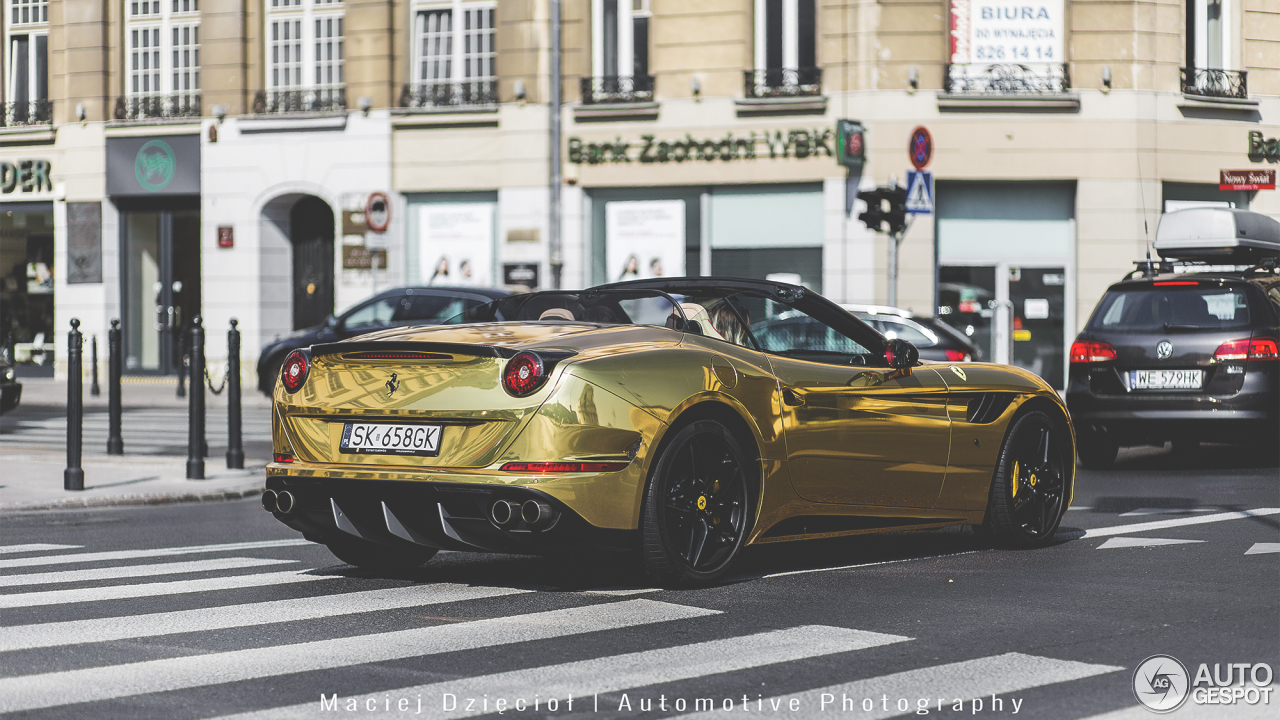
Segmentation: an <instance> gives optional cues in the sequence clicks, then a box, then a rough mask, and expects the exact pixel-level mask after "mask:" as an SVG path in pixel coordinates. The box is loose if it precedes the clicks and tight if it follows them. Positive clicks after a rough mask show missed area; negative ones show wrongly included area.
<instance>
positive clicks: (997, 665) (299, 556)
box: [0, 447, 1280, 720]
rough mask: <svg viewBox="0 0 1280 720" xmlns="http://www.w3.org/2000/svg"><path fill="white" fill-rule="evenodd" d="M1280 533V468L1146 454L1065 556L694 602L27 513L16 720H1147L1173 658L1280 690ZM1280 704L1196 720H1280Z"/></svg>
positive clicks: (276, 532) (893, 547) (899, 568)
mask: <svg viewBox="0 0 1280 720" xmlns="http://www.w3.org/2000/svg"><path fill="white" fill-rule="evenodd" d="M1265 508H1280V470H1277V466H1276V463H1275V461H1274V460H1270V461H1269V460H1268V459H1267V458H1265V457H1259V456H1257V455H1256V454H1255V455H1254V456H1253V457H1242V455H1241V453H1239V452H1238V451H1234V450H1231V449H1229V448H1224V447H1212V448H1207V449H1205V450H1203V451H1202V452H1201V453H1200V454H1199V455H1196V456H1195V457H1192V458H1183V457H1174V456H1172V455H1170V454H1168V453H1166V452H1163V451H1157V450H1141V451H1126V452H1125V453H1124V455H1123V457H1122V462H1121V463H1120V465H1119V466H1118V467H1117V468H1116V469H1114V470H1111V471H1107V472H1090V471H1082V472H1081V476H1080V480H1079V484H1078V488H1077V493H1076V498H1075V507H1073V508H1072V509H1071V510H1070V511H1069V512H1068V515H1067V517H1066V519H1065V521H1064V523H1063V529H1062V530H1061V531H1060V535H1061V540H1060V542H1058V543H1057V544H1055V545H1053V546H1051V547H1048V548H1044V549H1039V550H1033V551H1008V550H997V549H991V548H988V547H985V546H983V545H982V544H981V543H980V542H978V540H977V539H976V538H975V537H974V536H973V535H972V534H971V533H969V532H968V531H967V530H959V529H957V530H948V531H941V532H927V533H910V534H895V535H884V536H863V537H857V538H846V539H840V540H835V541H823V542H810V543H799V544H797V543H792V544H789V545H777V546H769V547H763V548H751V549H749V550H748V552H747V553H746V555H745V557H744V559H743V562H742V563H741V565H740V566H739V567H738V571H737V573H736V575H735V577H734V579H733V580H732V581H731V582H728V583H726V584H725V585H723V586H721V587H716V588H712V589H705V590H696V591H682V592H673V591H660V590H650V589H648V586H647V584H646V583H645V580H644V577H643V575H642V574H641V573H640V572H639V570H638V568H637V567H636V565H634V564H633V563H631V562H629V561H627V560H626V559H625V558H621V557H608V558H596V559H593V560H589V561H586V562H583V561H570V560H550V559H536V558H523V557H514V556H481V555H467V554H460V553H442V554H441V555H440V556H438V557H437V558H436V559H435V560H434V561H433V562H432V563H430V564H429V565H427V566H426V567H424V568H422V569H421V570H418V571H415V572H414V573H413V574H408V575H400V576H375V575H372V574H368V573H362V572H359V571H356V570H353V569H352V568H349V567H347V566H344V565H341V564H340V563H338V562H337V561H336V560H335V559H334V558H333V557H332V556H330V555H329V554H328V552H327V551H326V550H325V549H324V548H323V547H319V546H314V545H309V544H298V543H297V542H296V536H295V534H294V533H292V532H291V531H290V530H288V529H287V528H285V527H284V526H282V525H280V524H279V523H277V522H276V521H275V520H273V519H272V518H271V516H270V515H268V514H267V513H265V512H262V511H261V510H259V509H258V507H257V505H256V502H254V501H236V502H225V503H214V504H199V505H176V506H161V507H145V508H110V509H99V510H76V511H58V512H38V513H36V512H32V513H16V514H8V515H3V516H0V526H2V527H3V528H4V530H3V539H2V540H0V625H2V626H3V627H2V628H0V714H3V715H5V716H6V717H13V718H55V717H56V718H63V717H95V718H140V717H163V718H196V717H213V716H223V715H232V714H237V713H260V714H252V715H250V716H252V717H329V716H341V717H375V716H380V715H383V716H394V717H474V716H479V715H483V714H485V712H484V711H485V708H486V707H487V709H488V711H489V713H490V714H493V713H494V712H495V711H496V710H497V709H498V702H499V700H505V701H506V702H507V703H508V705H507V706H506V707H504V708H502V709H503V710H504V714H503V715H501V717H511V716H513V715H514V716H517V717H599V718H604V717H628V718H630V717H646V718H659V717H673V716H680V717H684V716H686V715H688V714H690V713H693V711H694V709H695V707H698V706H697V705H696V703H697V702H698V699H703V700H704V701H705V700H706V699H711V700H713V701H714V703H715V705H716V711H715V712H714V713H704V714H703V715H702V716H701V717H731V716H736V715H738V714H744V713H746V714H754V715H755V716H757V717H841V718H858V719H860V720H861V719H865V718H882V717H894V716H898V715H906V714H907V712H899V708H901V707H907V708H908V712H909V713H910V714H911V715H912V716H913V717H918V716H920V711H921V710H922V708H921V703H924V704H925V705H927V710H928V713H929V715H931V716H933V717H939V716H941V717H961V716H964V717H975V716H980V717H992V716H1012V715H1014V710H1015V708H1016V709H1017V714H1018V715H1020V716H1022V717H1031V718H1051V719H1054V718H1062V719H1064V720H1067V719H1071V720H1073V719H1075V718H1086V717H1094V716H1097V715H1103V714H1106V717H1107V718H1108V720H1122V719H1124V718H1145V717H1150V716H1151V715H1150V714H1149V712H1148V711H1147V710H1145V709H1143V708H1140V707H1139V706H1138V705H1137V704H1136V702H1135V700H1134V696H1133V691H1132V682H1133V674H1134V669H1135V667H1137V665H1138V664H1139V663H1140V662H1142V661H1143V659H1144V658H1147V657H1149V656H1151V655H1157V654H1167V655H1171V656H1173V657H1175V658H1177V659H1179V660H1180V661H1181V662H1182V663H1183V664H1184V665H1185V666H1186V667H1187V668H1188V669H1189V671H1190V672H1191V673H1192V674H1195V673H1196V671H1197V668H1198V666H1199V665H1200V664H1201V663H1207V664H1208V666H1209V667H1210V668H1213V664H1214V663H1219V664H1222V663H1249V664H1251V665H1252V664H1255V663H1268V664H1269V665H1270V667H1271V668H1280V642H1278V641H1280V592H1277V590H1280V552H1278V551H1280V514H1254V515H1245V514H1241V513H1240V511H1254V510H1258V509H1265ZM1275 512H1280V510H1277V511H1275ZM1231 513H1237V514H1231ZM1149 523H1164V524H1163V525H1156V526H1154V527H1153V526H1151V525H1149ZM272 541H275V542H272ZM280 541H285V542H283V543H281V542H280ZM289 541H295V542H289ZM1156 541H1163V542H1159V543H1157V542H1156ZM233 543H245V545H240V546H236V545H231V546H229V547H221V546H223V545H227V544H233ZM35 544H49V545H57V546H68V547H54V548H50V547H23V546H26V545H35ZM70 546H74V547H70ZM173 548H178V549H177V550H173ZM96 553H108V554H106V555H95V554H96ZM307 571H310V572H307ZM1270 682H1271V683H1272V684H1271V685H1270V686H1269V689H1275V688H1276V685H1275V682H1276V681H1275V680H1274V679H1272V680H1270ZM1246 687H1247V686H1246ZM823 693H829V694H830V698H831V703H830V704H827V705H825V706H824V704H823ZM335 694H336V695H337V697H338V700H337V703H336V705H335V706H334V707H335V708H336V709H334V710H325V709H323V707H322V705H321V698H322V696H325V697H329V698H332V697H333V696H334V695H335ZM569 694H572V695H573V697H574V705H573V709H572V711H570V710H569V708H568V707H567V696H568V695H569ZM1274 695H1275V694H1274V693H1273V694H1272V698H1271V705H1270V706H1269V707H1267V708H1261V707H1257V706H1254V707H1244V708H1241V707H1236V708H1234V709H1232V708H1222V707H1213V708H1210V707H1205V706H1196V705H1193V704H1192V703H1190V702H1189V703H1187V704H1186V705H1184V706H1183V707H1182V708H1181V709H1180V710H1178V711H1176V712H1175V713H1173V715H1171V717H1179V718H1199V717H1208V718H1216V717H1226V718H1245V717H1249V718H1252V717H1258V718H1262V717H1270V718H1275V717H1280V709H1278V708H1280V698H1277V697H1275V696H1274ZM744 696H745V698H746V700H747V703H746V708H744V707H743V698H744ZM846 696H847V697H848V701H849V702H848V705H846V704H845V703H844V698H845V697H846ZM975 696H978V699H979V700H980V701H981V706H980V707H979V706H978V705H977V704H976V703H975V701H974V697H975ZM451 698H455V699H454V700H452V701H451ZM549 698H556V699H557V707H556V710H555V711H554V712H548V706H547V701H548V699H549ZM349 699H358V709H356V710H350V709H348V704H347V703H348V701H349ZM468 699H473V700H474V705H473V707H472V709H471V711H470V712H468ZM517 699H523V700H524V702H525V703H526V704H525V705H524V707H525V709H524V710H523V711H519V710H514V709H513V708H512V707H511V706H512V705H514V703H515V702H516V700H517ZM996 700H999V701H1000V707H999V709H998V710H996V709H995V708H994V707H993V705H994V702H995V701H996ZM402 701H403V702H402ZM535 701H536V702H537V703H538V706H537V710H534V709H533V705H534V703H535ZM680 701H683V705H679V704H678V703H679V702H680ZM419 702H421V708H422V712H421V714H419V713H418V708H419V705H418V703H419ZM449 702H454V703H456V704H455V705H454V706H453V708H454V709H452V710H449V709H448V708H449V705H448V703H449ZM486 702H487V703H488V704H487V705H485V703H486ZM957 702H959V703H961V704H960V705H959V706H957V704H956V703H957ZM624 703H625V704H629V707H630V709H629V710H628V709H627V707H626V705H625V704H624ZM726 703H731V705H729V706H728V707H731V708H732V709H731V710H726V709H725V708H726ZM899 703H905V705H900V704H899ZM399 705H402V706H403V708H404V709H403V710H399V709H397V706H399ZM620 706H622V709H621V710H620V709H619V708H620ZM868 706H869V707H870V708H871V709H869V710H868V709H866V708H867V707H868ZM664 707H665V709H662V708H664ZM957 707H959V708H960V709H958V710H957V709H956V708H957ZM387 708H390V712H387ZM681 708H682V710H683V711H682V710H681ZM774 708H777V709H776V710H775V709H774ZM793 708H794V709H793ZM701 709H704V710H705V706H701ZM493 717H499V715H496V714H493Z"/></svg>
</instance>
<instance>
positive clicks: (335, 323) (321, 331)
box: [258, 286, 511, 396]
mask: <svg viewBox="0 0 1280 720" xmlns="http://www.w3.org/2000/svg"><path fill="white" fill-rule="evenodd" d="M510 294H511V291H509V290H502V289H499V288H485V287H441V286H431V287H399V288H393V289H391V290H387V291H384V292H381V293H378V294H377V295H374V296H373V297H371V298H369V299H368V300H365V301H364V302H362V303H360V304H359V305H356V306H355V307H353V308H351V309H350V310H348V311H346V312H344V313H343V314H341V315H338V316H336V317H335V316H333V315H330V316H329V317H327V318H325V321H324V322H322V323H320V324H319V325H316V326H315V327H309V328H304V329H302V330H297V331H294V332H292V333H290V334H288V335H285V336H284V337H282V338H279V339H277V340H275V341H273V342H270V343H268V344H267V346H266V347H264V348H262V354H261V355H259V356H258V389H259V390H261V391H262V392H263V394H265V395H268V396H270V395H271V390H272V388H274V387H275V384H276V378H277V377H278V376H279V375H280V366H281V365H283V364H284V358H285V356H286V355H288V354H289V353H290V352H292V351H294V350H298V349H300V348H305V347H311V346H312V345H314V344H316V343H326V342H337V341H339V340H345V339H347V338H350V337H355V336H356V335H364V334H365V333H371V332H375V331H377V330H384V329H386V328H389V327H401V326H408V325H438V324H440V323H442V322H444V321H445V320H448V319H449V318H451V317H453V316H454V315H460V314H462V313H463V312H464V311H466V310H470V309H471V308H473V307H476V306H478V305H484V304H485V303H489V302H492V301H494V300H498V299H499V298H504V297H506V296H508V295H510Z"/></svg>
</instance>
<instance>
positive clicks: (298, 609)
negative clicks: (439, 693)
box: [0, 584, 532, 652]
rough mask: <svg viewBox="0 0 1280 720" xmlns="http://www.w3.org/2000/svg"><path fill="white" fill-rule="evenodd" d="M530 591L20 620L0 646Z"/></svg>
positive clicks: (450, 589) (383, 594)
mask: <svg viewBox="0 0 1280 720" xmlns="http://www.w3.org/2000/svg"><path fill="white" fill-rule="evenodd" d="M528 592H532V591H530V590H525V589H521V588H505V587H471V586H467V585H454V584H440V585H431V586H429V587H423V586H420V585H413V586H410V587H399V588H386V589H382V590H364V591H360V592H353V593H342V594H337V595H320V596H316V597H304V598H291V599H288V600H269V601H266V602H258V603H243V604H240V605H222V606H218V607H211V608H198V609H195V610H175V611H172V612H160V613H149V614H146V615H129V616H124V617H106V618H94V619H92V620H68V621H63V622H52V623H42V624H33V625H18V626H10V627H6V628H5V629H4V632H3V633H0V652H9V651H13V650H30V649H33V648H43V647H61V646H67V645H81V644H85V643H98V642H109V641H112V640H128V639H134V638H144V637H159V636H163V635H176V634H179V633H190V632H205V631H209V630H226V629H229V628H241V627H253V626H257V625H274V624H276V623H282V622H295V621H298V620H318V619H320V618H327V617H334V616H338V615H355V614H357V613H369V612H379V611H384V610H396V609H400V608H409V607H424V606H427V605H443V604H445V603H454V602H464V601H469V600H481V599H484V598H493V597H502V596H506V595H517V594H522V593H528Z"/></svg>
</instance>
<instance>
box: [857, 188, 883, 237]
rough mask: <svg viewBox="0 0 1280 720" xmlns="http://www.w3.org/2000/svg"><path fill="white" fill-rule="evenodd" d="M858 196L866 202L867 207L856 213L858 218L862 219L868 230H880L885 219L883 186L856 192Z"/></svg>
mask: <svg viewBox="0 0 1280 720" xmlns="http://www.w3.org/2000/svg"><path fill="white" fill-rule="evenodd" d="M858 197H859V198H861V199H862V200H865V201H866V203H867V209H866V210H864V211H863V212H861V213H859V214H858V220H860V221H862V223H863V224H864V225H866V226H867V229H868V230H871V231H873V232H880V226H881V225H883V224H884V221H885V220H886V217H885V212H884V200H885V198H886V194H885V188H876V189H875V190H866V191H863V192H860V193H858Z"/></svg>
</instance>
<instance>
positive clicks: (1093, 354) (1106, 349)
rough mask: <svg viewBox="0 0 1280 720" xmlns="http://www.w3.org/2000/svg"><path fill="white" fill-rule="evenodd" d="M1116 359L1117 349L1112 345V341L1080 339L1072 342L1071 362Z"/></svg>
mask: <svg viewBox="0 0 1280 720" xmlns="http://www.w3.org/2000/svg"><path fill="white" fill-rule="evenodd" d="M1115 359H1116V349H1115V348H1113V347H1111V343H1105V342H1096V341H1093V340H1086V341H1083V342H1082V341H1079V340H1077V341H1076V342H1073V343H1071V362H1072V363H1095V362H1106V361H1108V360H1115Z"/></svg>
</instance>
